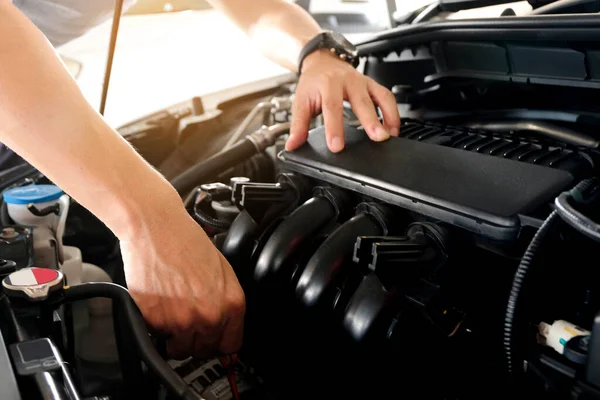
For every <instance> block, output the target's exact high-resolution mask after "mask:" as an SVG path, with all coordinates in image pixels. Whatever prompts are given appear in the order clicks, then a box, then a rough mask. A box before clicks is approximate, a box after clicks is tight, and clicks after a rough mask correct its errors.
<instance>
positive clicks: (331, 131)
mask: <svg viewBox="0 0 600 400" xmlns="http://www.w3.org/2000/svg"><path fill="white" fill-rule="evenodd" d="M321 98H322V104H321V108H322V111H323V120H324V125H325V136H326V137H327V147H329V150H331V151H332V152H334V153H337V152H339V151H342V150H343V149H344V88H343V86H342V84H341V82H337V81H329V82H328V83H327V85H326V87H325V89H324V90H323V91H322V92H321Z"/></svg>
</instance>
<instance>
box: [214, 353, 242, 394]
mask: <svg viewBox="0 0 600 400" xmlns="http://www.w3.org/2000/svg"><path fill="white" fill-rule="evenodd" d="M219 361H220V362H221V365H223V368H225V370H226V371H227V380H228V381H229V386H230V387H231V393H232V395H233V399H234V400H240V392H239V389H238V386H237V382H236V381H235V369H234V367H235V364H237V362H238V356H237V354H232V355H230V356H225V357H219Z"/></svg>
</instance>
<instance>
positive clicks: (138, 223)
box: [107, 181, 186, 241]
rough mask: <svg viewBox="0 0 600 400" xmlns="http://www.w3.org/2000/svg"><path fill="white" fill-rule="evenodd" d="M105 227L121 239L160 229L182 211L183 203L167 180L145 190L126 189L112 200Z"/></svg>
mask: <svg viewBox="0 0 600 400" xmlns="http://www.w3.org/2000/svg"><path fill="white" fill-rule="evenodd" d="M113 210H114V212H113V213H111V216H110V218H108V221H107V226H108V227H109V229H111V230H112V231H113V233H114V234H115V235H116V236H117V237H118V238H119V240H121V241H129V240H135V239H136V238H142V237H146V236H149V235H151V234H152V233H155V232H160V231H161V229H164V228H165V226H167V225H168V224H169V222H170V221H171V222H172V221H173V220H174V219H176V217H179V216H181V215H183V214H186V211H185V208H184V206H183V202H182V200H181V198H180V197H179V195H178V194H177V192H176V191H175V189H174V188H173V187H172V186H171V185H170V184H169V183H168V182H166V181H165V182H164V183H163V182H160V183H159V184H156V185H154V186H153V187H151V188H149V190H139V191H137V192H133V191H129V192H127V193H125V194H124V195H119V196H118V198H117V199H116V200H115V207H114V208H113Z"/></svg>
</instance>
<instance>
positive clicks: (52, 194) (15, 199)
mask: <svg viewBox="0 0 600 400" xmlns="http://www.w3.org/2000/svg"><path fill="white" fill-rule="evenodd" d="M62 195H63V191H62V189H60V188H59V187H58V186H56V185H27V186H20V187H16V188H13V189H9V190H6V191H5V192H4V201H5V202H6V203H7V204H31V203H33V204H36V203H46V202H49V201H53V200H58V199H59V198H60V196H62Z"/></svg>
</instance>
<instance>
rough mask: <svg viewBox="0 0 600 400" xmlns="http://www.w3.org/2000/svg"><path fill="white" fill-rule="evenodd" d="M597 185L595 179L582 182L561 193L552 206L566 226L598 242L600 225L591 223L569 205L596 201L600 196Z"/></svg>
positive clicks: (599, 240)
mask: <svg viewBox="0 0 600 400" xmlns="http://www.w3.org/2000/svg"><path fill="white" fill-rule="evenodd" d="M597 183H598V182H597V180H595V179H587V180H585V181H582V182H581V183H580V184H579V185H577V186H576V187H575V188H574V189H573V190H571V191H569V192H564V193H561V194H560V195H559V196H558V197H557V198H556V200H555V201H554V204H555V206H556V211H557V212H558V215H559V216H560V217H561V218H562V219H563V220H564V221H565V222H566V223H567V224H569V225H570V226H571V227H573V228H574V229H576V230H577V231H578V232H580V233H582V234H583V235H585V236H587V237H588V238H590V239H593V240H595V241H597V242H600V224H598V223H596V222H594V221H592V220H591V219H590V218H588V217H586V216H585V215H583V214H582V213H581V212H579V211H577V210H576V209H575V207H573V206H572V205H571V202H576V203H579V204H589V203H590V202H592V201H595V200H597V198H598V195H599V194H600V191H598V184H597Z"/></svg>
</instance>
